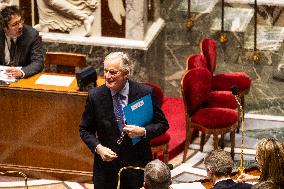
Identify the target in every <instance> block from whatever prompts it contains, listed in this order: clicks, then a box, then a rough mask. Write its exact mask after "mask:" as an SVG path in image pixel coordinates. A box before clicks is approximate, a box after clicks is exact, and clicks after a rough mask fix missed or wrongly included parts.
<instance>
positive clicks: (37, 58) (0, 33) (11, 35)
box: [0, 5, 44, 78]
mask: <svg viewBox="0 0 284 189" xmlns="http://www.w3.org/2000/svg"><path fill="white" fill-rule="evenodd" d="M22 15H23V14H22V11H21V10H20V9H19V7H17V6H15V5H12V6H7V7H5V8H4V9H2V10H1V13H0V21H1V25H0V65H6V66H10V68H8V69H7V70H6V74H7V75H8V76H11V77H16V78H24V77H29V76H32V75H34V74H36V73H38V72H40V71H42V70H43V61H44V51H43V47H42V43H41V38H40V37H39V34H38V32H37V31H36V30H35V29H33V28H32V27H31V26H28V25H25V24H24V19H23V17H22ZM19 67H21V68H19Z"/></svg>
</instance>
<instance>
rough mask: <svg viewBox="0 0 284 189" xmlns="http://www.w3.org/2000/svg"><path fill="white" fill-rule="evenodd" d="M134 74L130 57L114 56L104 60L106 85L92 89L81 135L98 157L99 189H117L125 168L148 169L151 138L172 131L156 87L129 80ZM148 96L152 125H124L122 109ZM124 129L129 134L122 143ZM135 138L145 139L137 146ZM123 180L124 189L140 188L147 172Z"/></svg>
mask: <svg viewBox="0 0 284 189" xmlns="http://www.w3.org/2000/svg"><path fill="white" fill-rule="evenodd" d="M130 73H131V61H130V60H129V57H128V56H127V54H125V53H123V52H113V53H110V54H109V55H108V56H107V57H106V58H105V60H104V77H105V85H103V86H100V87H97V88H93V89H91V90H90V91H89V94H88V97H87V100H86V106H85V111H84V113H83V116H82V120H81V123H80V136H81V138H82V140H83V141H84V142H85V143H86V145H87V146H88V147H89V149H90V150H91V151H92V153H93V154H94V167H93V168H94V177H93V181H94V185H95V188H98V189H115V188H116V186H117V176H118V171H119V169H120V168H122V167H124V166H139V167H145V165H146V164H147V163H148V162H150V161H151V159H152V153H151V147H150V143H149V139H152V138H154V137H157V136H159V135H161V134H163V133H164V132H166V130H167V129H168V128H169V125H168V122H167V120H166V118H165V115H164V113H163V112H162V110H161V108H160V106H159V103H158V101H157V98H156V97H155V96H154V94H153V90H152V88H151V87H149V86H146V85H144V84H141V83H137V82H134V81H131V80H129V79H128V77H129V75H130ZM147 94H150V95H151V97H152V104H153V120H152V123H151V124H149V125H146V126H145V127H139V126H135V125H127V124H124V121H123V122H122V123H121V118H120V117H119V116H118V113H117V112H119V110H118V109H120V110H121V108H123V107H125V106H126V105H127V104H129V103H132V102H134V101H135V100H138V99H140V98H141V97H144V96H145V95H147ZM117 97H119V98H117ZM119 107H120V108H119ZM137 116H139V115H137ZM122 117H123V118H122V119H123V120H125V118H124V116H122ZM120 127H123V129H120ZM122 130H123V132H124V133H126V135H125V136H124V137H123V140H122V142H121V143H120V144H119V142H118V141H119V138H120V136H121V132H122ZM133 137H140V139H141V140H140V141H139V142H138V143H137V144H135V145H133V144H132V140H131V138H133ZM120 180H121V188H122V189H127V188H129V189H139V188H141V187H142V186H143V172H139V171H133V170H125V171H123V173H122V177H121V179H120Z"/></svg>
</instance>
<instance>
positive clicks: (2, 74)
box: [0, 66, 21, 83]
mask: <svg viewBox="0 0 284 189" xmlns="http://www.w3.org/2000/svg"><path fill="white" fill-rule="evenodd" d="M7 68H9V66H0V80H1V81H5V82H7V83H11V82H15V81H17V80H18V78H16V77H9V76H8V75H7V74H6V70H7ZM17 68H18V69H21V67H17Z"/></svg>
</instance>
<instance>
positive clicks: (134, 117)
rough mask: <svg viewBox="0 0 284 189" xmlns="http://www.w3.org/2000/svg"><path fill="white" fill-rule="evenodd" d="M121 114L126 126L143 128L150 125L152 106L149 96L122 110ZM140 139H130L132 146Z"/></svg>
mask: <svg viewBox="0 0 284 189" xmlns="http://www.w3.org/2000/svg"><path fill="white" fill-rule="evenodd" d="M123 113H124V116H125V119H126V122H127V124H128V125H136V126H140V127H145V126H146V125H148V124H150V123H152V119H153V105H152V99H151V95H150V94H148V95H146V96H144V97H142V98H140V99H138V100H136V101H134V102H132V103H130V104H128V105H127V106H125V107H124V108H123ZM140 140H141V139H140V137H135V138H133V139H132V144H133V145H135V144H136V143H137V142H139V141H140Z"/></svg>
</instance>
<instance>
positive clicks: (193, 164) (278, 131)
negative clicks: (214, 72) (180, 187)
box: [0, 114, 284, 189]
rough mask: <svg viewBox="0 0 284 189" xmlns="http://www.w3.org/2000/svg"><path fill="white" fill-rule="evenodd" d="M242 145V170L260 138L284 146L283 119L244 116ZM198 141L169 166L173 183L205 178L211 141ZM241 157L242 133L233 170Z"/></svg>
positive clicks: (40, 186) (1, 183) (42, 188)
mask: <svg viewBox="0 0 284 189" xmlns="http://www.w3.org/2000/svg"><path fill="white" fill-rule="evenodd" d="M244 126H245V140H244V141H245V143H244V151H243V152H244V166H245V167H246V168H248V167H251V166H255V165H256V162H255V160H254V157H255V147H256V144H257V142H258V140H259V139H261V138H263V137H268V138H269V137H275V138H277V139H278V140H280V141H282V142H284V116H269V115H257V114H246V116H245V123H244ZM199 141H200V138H197V139H195V141H194V142H193V143H192V144H190V146H189V153H188V156H187V160H186V162H185V163H182V156H183V153H180V154H179V155H178V156H176V157H175V158H174V159H172V160H171V161H170V162H169V163H171V164H173V166H174V169H173V170H172V179H173V183H175V184H178V183H187V182H191V181H194V180H199V179H204V178H206V171H205V168H204V164H203V158H204V157H205V156H206V154H207V152H209V151H211V150H212V142H213V140H212V137H208V138H207V139H206V144H205V146H204V151H203V152H200V151H199ZM225 150H226V151H230V141H229V136H227V135H226V136H225ZM240 153H241V133H238V134H236V148H235V166H234V169H235V170H237V168H238V167H239V165H240ZM28 185H29V188H31V189H47V188H48V189H67V188H68V189H92V188H93V185H92V184H87V183H76V182H67V181H65V182H63V181H56V180H45V179H29V180H28ZM23 187H24V181H23V179H22V178H15V177H4V176H0V188H1V189H2V188H7V189H16V188H23Z"/></svg>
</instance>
